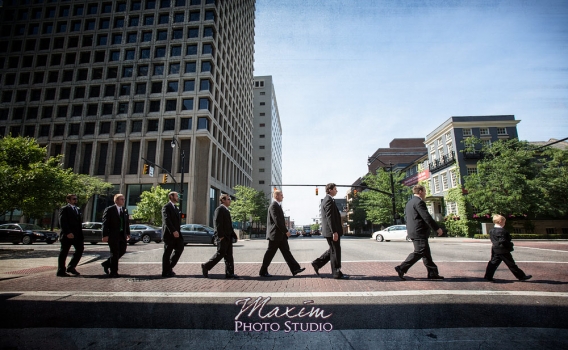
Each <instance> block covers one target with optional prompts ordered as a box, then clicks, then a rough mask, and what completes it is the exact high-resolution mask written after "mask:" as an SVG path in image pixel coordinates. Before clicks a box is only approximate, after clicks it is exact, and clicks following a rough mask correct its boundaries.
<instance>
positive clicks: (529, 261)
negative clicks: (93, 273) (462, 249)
mask: <svg viewBox="0 0 568 350" xmlns="http://www.w3.org/2000/svg"><path fill="white" fill-rule="evenodd" d="M487 261H488V260H436V262H437V263H485V264H486V263H487ZM342 262H343V263H370V262H371V263H400V260H349V261H345V260H344V261H342ZM515 262H517V263H523V264H529V263H539V264H568V261H532V260H526V261H525V260H515ZM298 263H299V264H309V263H311V261H298ZM120 264H121V265H122V264H130V265H137V264H149V265H161V264H162V262H161V261H144V262H143V261H138V262H136V261H124V262H122V261H120ZM177 264H178V265H191V264H199V265H201V264H203V262H201V261H193V262H192V261H178V263H177ZM239 264H262V261H239V262H235V265H239ZM270 264H271V265H274V264H286V262H275V261H274V262H271V263H270Z"/></svg>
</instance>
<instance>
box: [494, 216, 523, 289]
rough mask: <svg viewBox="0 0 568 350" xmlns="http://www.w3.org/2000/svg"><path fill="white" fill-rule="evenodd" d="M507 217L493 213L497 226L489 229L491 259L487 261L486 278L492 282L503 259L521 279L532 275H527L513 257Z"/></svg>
mask: <svg viewBox="0 0 568 350" xmlns="http://www.w3.org/2000/svg"><path fill="white" fill-rule="evenodd" d="M506 221H507V219H505V217H503V216H502V215H499V214H495V215H493V223H494V224H495V227H494V228H492V229H491V231H489V238H491V243H492V246H491V260H490V261H489V262H488V263H487V269H486V270H485V276H484V277H483V278H485V279H486V280H488V281H490V282H494V280H493V275H495V271H497V268H498V267H499V265H500V264H501V261H504V262H505V264H506V265H507V267H508V268H509V270H511V272H512V273H513V275H515V277H517V279H518V280H519V281H526V280H528V279H531V278H532V276H531V275H526V274H525V273H524V272H523V270H521V269H520V268H519V267H518V266H517V264H515V260H514V259H513V255H511V252H512V251H513V250H514V249H513V242H511V235H510V234H509V232H507V230H505V222H506Z"/></svg>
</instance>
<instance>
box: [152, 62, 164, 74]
mask: <svg viewBox="0 0 568 350" xmlns="http://www.w3.org/2000/svg"><path fill="white" fill-rule="evenodd" d="M154 75H164V65H163V64H155V65H154Z"/></svg>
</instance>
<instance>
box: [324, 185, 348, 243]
mask: <svg viewBox="0 0 568 350" xmlns="http://www.w3.org/2000/svg"><path fill="white" fill-rule="evenodd" d="M320 210H321V235H322V236H324V237H333V233H334V232H337V234H338V235H339V236H343V227H342V226H341V214H339V209H337V206H336V205H335V201H334V200H333V198H332V197H331V196H330V195H329V194H328V195H326V196H325V197H324V199H323V201H322V202H321V209H320Z"/></svg>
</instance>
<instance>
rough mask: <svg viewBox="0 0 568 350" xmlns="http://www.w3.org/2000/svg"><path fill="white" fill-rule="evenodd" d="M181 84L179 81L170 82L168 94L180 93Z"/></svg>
mask: <svg viewBox="0 0 568 350" xmlns="http://www.w3.org/2000/svg"><path fill="white" fill-rule="evenodd" d="M178 86H179V83H178V82H177V81H168V89H167V92H178Z"/></svg>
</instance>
